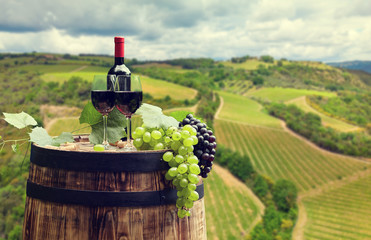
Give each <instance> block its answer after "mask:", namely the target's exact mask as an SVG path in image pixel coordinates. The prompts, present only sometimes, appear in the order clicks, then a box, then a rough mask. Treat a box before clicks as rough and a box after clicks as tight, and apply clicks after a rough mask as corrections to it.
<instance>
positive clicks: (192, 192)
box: [188, 191, 200, 201]
mask: <svg viewBox="0 0 371 240" xmlns="http://www.w3.org/2000/svg"><path fill="white" fill-rule="evenodd" d="M199 197H200V196H199V195H198V192H196V191H191V194H190V195H189V197H188V199H190V200H193V201H197V200H198V198H199Z"/></svg>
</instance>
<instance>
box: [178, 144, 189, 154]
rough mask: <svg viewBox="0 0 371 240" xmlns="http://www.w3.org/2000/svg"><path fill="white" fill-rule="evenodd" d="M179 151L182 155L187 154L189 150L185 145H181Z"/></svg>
mask: <svg viewBox="0 0 371 240" xmlns="http://www.w3.org/2000/svg"><path fill="white" fill-rule="evenodd" d="M178 152H179V154H180V155H183V156H184V155H186V154H187V152H188V149H187V148H186V147H185V146H180V147H179V148H178Z"/></svg>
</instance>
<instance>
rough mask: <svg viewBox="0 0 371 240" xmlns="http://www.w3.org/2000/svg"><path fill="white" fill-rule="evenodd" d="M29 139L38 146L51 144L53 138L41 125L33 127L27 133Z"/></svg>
mask: <svg viewBox="0 0 371 240" xmlns="http://www.w3.org/2000/svg"><path fill="white" fill-rule="evenodd" d="M29 135H30V141H31V142H34V143H36V144H37V145H40V146H46V145H52V142H53V138H52V137H51V136H49V134H48V132H47V131H46V130H45V129H44V128H42V127H35V128H34V129H32V132H31V133H29Z"/></svg>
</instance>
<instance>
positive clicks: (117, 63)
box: [115, 57, 124, 65]
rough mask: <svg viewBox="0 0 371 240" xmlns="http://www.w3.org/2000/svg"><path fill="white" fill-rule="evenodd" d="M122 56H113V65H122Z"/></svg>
mask: <svg viewBox="0 0 371 240" xmlns="http://www.w3.org/2000/svg"><path fill="white" fill-rule="evenodd" d="M123 64H124V57H115V65H123Z"/></svg>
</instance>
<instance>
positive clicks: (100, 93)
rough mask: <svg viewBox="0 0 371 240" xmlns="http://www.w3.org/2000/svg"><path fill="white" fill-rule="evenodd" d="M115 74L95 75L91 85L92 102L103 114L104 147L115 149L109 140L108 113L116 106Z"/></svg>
mask: <svg viewBox="0 0 371 240" xmlns="http://www.w3.org/2000/svg"><path fill="white" fill-rule="evenodd" d="M114 77H115V75H94V80H93V83H92V87H91V102H92V103H93V106H94V107H95V109H96V110H97V111H98V112H100V113H101V114H102V115H103V142H102V145H103V146H104V149H106V150H108V149H113V147H111V146H110V145H109V143H108V140H107V119H108V114H109V113H110V112H111V111H112V110H113V108H114V107H115V92H114V91H113V90H114V89H113V84H110V85H109V84H107V83H108V81H110V82H111V83H113V82H114Z"/></svg>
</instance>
